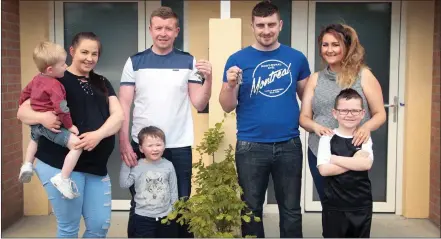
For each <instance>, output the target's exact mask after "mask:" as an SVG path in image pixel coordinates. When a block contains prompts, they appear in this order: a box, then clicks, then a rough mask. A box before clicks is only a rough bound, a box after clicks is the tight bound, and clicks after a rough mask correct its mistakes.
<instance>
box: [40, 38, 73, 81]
mask: <svg viewBox="0 0 441 239" xmlns="http://www.w3.org/2000/svg"><path fill="white" fill-rule="evenodd" d="M66 56H67V53H66V50H64V48H63V47H62V46H60V45H59V44H56V43H53V42H49V41H43V42H40V43H39V44H38V45H37V46H36V47H35V48H34V53H33V59H34V63H35V65H36V66H37V69H38V71H40V72H41V73H44V72H45V71H46V68H48V67H49V66H53V65H55V64H57V63H59V62H60V61H62V60H64V59H65V58H66Z"/></svg>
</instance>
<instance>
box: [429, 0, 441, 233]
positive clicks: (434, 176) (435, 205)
mask: <svg viewBox="0 0 441 239" xmlns="http://www.w3.org/2000/svg"><path fill="white" fill-rule="evenodd" d="M434 11H435V19H434V20H435V28H434V32H433V42H434V44H433V82H432V84H433V85H432V86H433V90H432V115H431V117H432V122H431V124H432V127H431V129H432V131H431V154H430V197H429V198H430V204H429V205H430V206H429V210H430V214H429V219H430V220H431V221H432V222H433V223H434V224H435V225H437V226H438V227H440V224H441V223H440V25H441V24H440V18H441V16H440V15H441V4H440V1H435V9H434Z"/></svg>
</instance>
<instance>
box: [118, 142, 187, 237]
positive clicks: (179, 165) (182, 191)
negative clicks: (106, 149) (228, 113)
mask: <svg viewBox="0 0 441 239" xmlns="http://www.w3.org/2000/svg"><path fill="white" fill-rule="evenodd" d="M132 147H133V151H135V153H136V155H137V156H138V159H140V158H142V157H144V155H143V154H142V153H141V152H140V151H139V146H138V144H137V143H136V142H133V141H132ZM163 157H164V158H166V159H167V160H168V161H170V162H172V163H173V167H174V168H175V171H176V177H177V180H178V197H179V198H181V197H190V194H191V173H192V151H191V147H190V146H188V147H182V148H167V149H165V151H164V154H163ZM130 194H131V195H132V200H131V201H130V205H131V206H130V214H129V222H128V225H127V235H128V237H129V238H130V237H135V236H134V227H133V224H132V223H133V221H132V216H133V214H134V213H135V201H134V199H133V197H134V195H135V187H134V186H132V187H130ZM177 226H178V237H179V238H193V237H194V235H193V234H192V233H190V232H188V226H186V225H185V224H184V225H183V226H181V225H180V224H177Z"/></svg>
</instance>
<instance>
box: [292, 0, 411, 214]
mask: <svg viewBox="0 0 441 239" xmlns="http://www.w3.org/2000/svg"><path fill="white" fill-rule="evenodd" d="M316 2H330V1H293V9H292V33H291V34H292V47H294V48H296V49H298V50H300V51H302V52H303V53H304V54H305V55H306V56H307V58H308V61H309V64H310V68H311V71H312V72H314V71H315V69H314V67H315V66H314V65H315V64H314V62H315V59H314V58H315V50H316V49H315V40H316V36H315V10H316ZM332 2H370V1H332ZM384 2H390V3H391V4H392V10H391V13H392V14H391V52H390V56H391V57H390V73H389V76H390V85H389V99H388V100H389V102H393V98H394V96H398V97H399V101H400V102H402V101H403V100H404V98H403V96H404V88H403V86H404V81H405V78H404V70H403V68H404V63H405V58H403V53H405V52H403V50H404V49H405V47H403V46H405V45H404V44H405V42H404V41H403V40H404V39H405V33H403V30H405V25H404V24H403V23H404V22H403V20H404V16H403V14H402V13H403V2H401V1H384ZM400 59H401V60H400ZM400 108H401V107H399V111H398V115H397V119H398V120H397V122H393V117H389V119H388V149H389V150H388V154H387V157H388V161H387V167H388V169H387V186H386V188H387V189H386V190H387V192H386V202H374V208H373V209H374V212H395V213H397V214H398V213H400V214H401V200H402V196H401V191H402V183H401V182H402V180H401V178H402V152H403V148H402V141H400V140H398V139H399V138H402V137H401V136H399V135H402V130H403V127H402V125H403V118H404V116H403V114H404V111H403V110H400ZM388 110H389V115H392V114H393V109H392V108H388ZM301 131H302V132H303V133H304V136H302V143H303V147H304V149H303V152H304V157H303V165H304V168H303V179H304V180H303V181H304V184H303V187H302V201H303V204H302V206H303V207H302V211H303V212H304V211H308V212H309V211H311V212H313V211H321V204H320V202H319V201H313V197H312V193H313V189H314V188H313V187H314V186H313V181H312V176H311V173H310V170H309V166H308V163H307V162H308V161H307V153H305V152H307V148H308V145H307V142H308V134H309V133H307V132H305V131H304V130H303V129H301ZM398 156H399V157H398ZM397 166H399V168H397ZM397 195H399V196H398V197H397ZM397 206H399V207H400V208H397Z"/></svg>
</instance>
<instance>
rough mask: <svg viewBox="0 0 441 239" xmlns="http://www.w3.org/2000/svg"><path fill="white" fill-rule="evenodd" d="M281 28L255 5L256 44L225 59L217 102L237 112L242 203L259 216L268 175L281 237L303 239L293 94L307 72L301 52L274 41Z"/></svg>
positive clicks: (266, 8) (256, 230) (245, 226)
mask: <svg viewBox="0 0 441 239" xmlns="http://www.w3.org/2000/svg"><path fill="white" fill-rule="evenodd" d="M282 24H283V22H282V20H280V13H279V10H278V8H277V6H275V5H274V4H272V3H270V2H267V1H264V2H260V3H258V4H257V5H256V6H255V7H254V9H253V12H252V28H253V32H254V36H255V38H256V41H255V42H254V44H253V45H251V46H248V47H246V48H244V49H242V50H240V51H238V52H236V53H234V54H233V55H231V56H230V57H229V58H228V60H227V63H226V65H225V70H224V76H223V82H224V83H223V86H222V90H221V93H220V96H219V101H220V104H221V106H222V108H223V110H224V111H226V112H231V111H233V110H234V109H236V115H237V144H236V167H237V171H238V177H239V184H240V186H241V187H242V189H243V192H244V194H243V196H242V197H243V200H244V201H245V202H246V204H247V206H248V207H249V209H250V210H251V211H252V212H253V213H254V215H255V216H259V217H262V211H263V209H262V207H263V203H264V201H265V193H266V190H267V188H268V180H269V175H270V174H271V175H272V178H273V181H274V190H275V194H276V199H277V203H278V206H279V213H280V237H302V236H303V233H302V214H301V209H300V191H301V179H302V160H303V159H302V158H303V154H302V144H301V141H300V138H299V135H300V132H299V104H298V102H297V98H296V93H297V94H298V96H299V98H300V99H301V98H302V94H303V90H304V88H305V85H306V82H307V79H308V77H309V75H310V73H311V72H310V70H309V65H308V61H307V59H306V57H305V56H304V55H303V54H302V53H301V52H300V51H297V50H295V49H292V48H291V47H289V46H286V45H282V44H280V43H279V42H278V36H279V33H280V31H281V29H282ZM244 213H245V212H244ZM242 235H243V236H246V235H254V236H257V237H264V236H265V233H264V230H263V223H262V222H253V221H252V222H251V223H242Z"/></svg>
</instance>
